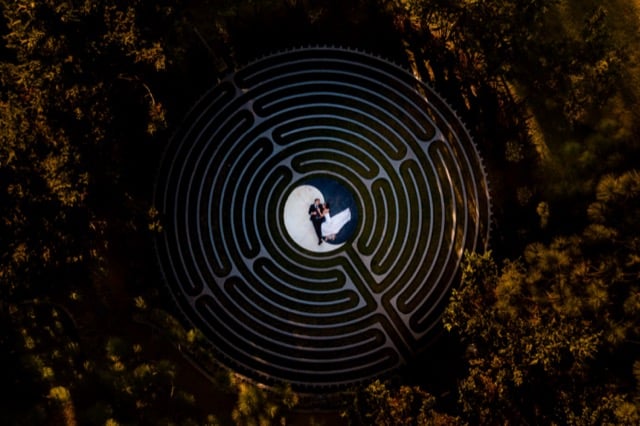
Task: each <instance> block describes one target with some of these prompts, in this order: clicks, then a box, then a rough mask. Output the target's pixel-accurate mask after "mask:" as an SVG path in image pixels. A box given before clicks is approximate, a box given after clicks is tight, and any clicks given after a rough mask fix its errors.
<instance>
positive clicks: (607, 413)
mask: <svg viewBox="0 0 640 426" xmlns="http://www.w3.org/2000/svg"><path fill="white" fill-rule="evenodd" d="M639 201H640V175H638V173H637V172H636V171H630V172H627V173H624V174H622V175H620V176H617V177H614V176H607V177H605V178H603V179H602V180H601V181H600V183H599V185H598V191H597V194H596V201H595V202H594V203H593V204H592V205H591V206H590V207H589V216H590V217H591V219H592V223H591V224H590V225H589V226H587V227H586V228H585V230H584V231H583V232H582V233H581V234H579V235H572V236H568V237H562V236H559V237H556V238H555V239H554V240H553V241H552V242H551V243H550V244H548V245H545V244H541V243H532V244H531V245H529V246H528V247H527V249H526V250H525V253H524V258H523V259H521V260H517V261H505V263H504V265H503V266H502V267H498V265H497V264H496V263H495V261H494V260H493V259H492V257H491V254H490V253H486V254H484V255H478V254H467V255H466V257H465V262H464V267H463V276H462V285H461V287H460V288H459V289H456V290H454V292H453V295H452V298H451V302H450V305H449V306H448V308H447V311H446V314H445V318H444V321H445V327H446V328H447V329H448V330H450V331H451V332H455V333H456V334H457V335H459V336H460V338H461V339H462V340H463V341H464V342H466V344H467V345H468V355H467V357H468V363H469V373H468V375H467V377H466V378H465V379H463V380H462V382H461V383H460V385H459V403H460V405H461V409H462V412H463V413H464V418H465V419H466V420H468V421H470V422H471V423H479V424H495V423H522V422H528V421H530V420H533V419H535V420H536V421H537V422H542V423H562V424H583V422H588V423H593V422H595V423H600V422H604V423H607V422H612V423H616V424H629V422H631V423H634V422H637V421H638V419H640V405H638V403H637V396H638V388H637V383H634V382H632V381H629V380H628V377H629V375H630V372H631V371H632V369H633V366H634V365H637V364H634V362H636V360H637V359H639V358H640V348H639V347H638V344H637V343H636V342H637V341H638V332H639V331H640V330H639V329H638V320H639V319H640V315H639V314H640V309H639V306H640V305H638V296H637V295H638V292H639V291H640V285H639V284H638V283H639V281H638V278H639V276H638V272H639V271H638V263H637V259H638V248H640V246H639V245H638V231H640V229H639V228H638V224H637V221H634V220H631V219H628V218H629V217H635V215H637V214H638V213H639V212H640V210H639V207H640V204H639ZM629 215H630V216H629Z"/></svg>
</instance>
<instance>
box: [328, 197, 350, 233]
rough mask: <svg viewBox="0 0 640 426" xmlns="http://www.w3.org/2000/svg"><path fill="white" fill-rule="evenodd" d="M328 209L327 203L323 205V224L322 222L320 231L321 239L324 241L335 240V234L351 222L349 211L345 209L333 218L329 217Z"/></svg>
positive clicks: (329, 211)
mask: <svg viewBox="0 0 640 426" xmlns="http://www.w3.org/2000/svg"><path fill="white" fill-rule="evenodd" d="M329 207H330V206H329V203H325V204H324V206H323V212H322V216H323V217H324V222H322V226H321V230H322V238H324V240H325V241H331V240H335V239H336V234H337V233H338V232H340V230H341V229H342V227H343V226H344V225H346V224H347V222H349V221H350V220H351V209H349V208H346V209H344V210H342V211H341V212H340V213H337V214H336V215H335V216H331V210H330V209H329Z"/></svg>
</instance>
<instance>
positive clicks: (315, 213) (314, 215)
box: [309, 198, 324, 245]
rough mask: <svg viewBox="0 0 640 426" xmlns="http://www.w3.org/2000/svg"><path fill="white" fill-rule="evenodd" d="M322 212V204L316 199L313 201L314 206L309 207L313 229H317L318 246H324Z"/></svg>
mask: <svg viewBox="0 0 640 426" xmlns="http://www.w3.org/2000/svg"><path fill="white" fill-rule="evenodd" d="M322 211H323V209H322V204H320V198H316V199H315V200H314V201H313V204H311V205H310V206H309V219H311V223H312V224H313V229H315V231H316V235H317V236H318V245H320V244H322V222H324V217H322Z"/></svg>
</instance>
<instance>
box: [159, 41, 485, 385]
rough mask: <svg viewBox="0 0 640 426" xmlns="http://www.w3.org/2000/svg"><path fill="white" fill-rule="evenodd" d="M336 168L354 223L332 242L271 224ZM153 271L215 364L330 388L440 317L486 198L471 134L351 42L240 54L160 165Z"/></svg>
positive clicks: (421, 334)
mask: <svg viewBox="0 0 640 426" xmlns="http://www.w3.org/2000/svg"><path fill="white" fill-rule="evenodd" d="M313 177H327V178H332V179H336V180H339V181H340V182H342V183H343V184H345V185H348V186H349V190H350V191H351V192H352V193H353V194H354V195H355V196H356V198H358V199H357V200H356V202H357V203H358V204H359V206H358V209H359V213H360V218H359V223H358V225H357V228H356V231H355V234H354V235H353V236H352V237H351V238H350V241H349V244H348V245H346V246H345V247H344V249H341V250H339V251H337V252H331V253H325V254H321V255H318V254H316V253H311V252H305V251H304V250H300V248H299V247H298V246H296V245H295V243H293V242H292V241H291V239H290V238H287V237H286V230H285V227H284V219H283V217H282V211H283V205H284V203H285V200H286V195H287V194H288V193H289V191H290V189H291V185H292V184H293V183H294V182H297V181H302V180H305V179H309V178H313ZM155 201H156V206H157V207H158V209H159V210H160V213H161V217H162V221H163V227H164V229H165V231H164V232H163V234H162V235H161V236H160V237H159V238H158V240H157V253H158V257H159V260H160V265H161V268H162V272H163V274H164V278H165V280H166V282H167V284H168V286H169V289H170V290H171V293H172V295H173V297H174V298H175V300H176V302H177V305H178V306H179V308H180V309H181V311H182V312H183V314H184V315H185V317H186V318H187V319H188V321H189V322H190V323H191V324H192V325H193V326H195V327H197V328H199V329H200V330H201V331H202V332H203V333H204V335H205V336H206V337H207V338H208V339H209V340H210V342H211V344H212V347H213V349H214V350H215V352H216V353H217V355H218V357H220V358H221V359H222V360H223V361H225V362H226V363H227V364H228V365H230V366H231V367H232V368H235V369H236V370H238V371H240V372H241V373H243V374H246V375H247V376H249V377H252V378H254V379H256V380H258V381H261V382H265V383H282V382H285V383H290V384H292V385H293V386H294V388H296V389H307V390H326V389H329V388H339V387H341V386H346V385H350V384H353V383H356V382H359V381H363V380H366V379H369V378H372V377H375V376H379V375H381V374H384V373H387V372H390V371H392V370H394V369H396V368H397V367H399V366H401V365H402V364H404V363H406V362H407V361H409V360H410V359H411V358H412V357H413V356H415V354H416V353H417V352H419V351H421V350H423V349H424V348H425V347H426V346H427V344H428V343H429V341H430V340H431V339H432V338H433V337H434V335H435V333H437V332H438V330H439V320H440V316H441V312H442V308H443V307H444V303H445V302H446V299H447V296H448V293H449V290H450V288H451V286H452V284H453V283H454V282H455V279H456V277H457V276H458V273H459V272H458V269H459V264H460V260H461V257H462V253H463V251H464V250H483V249H485V248H486V244H487V242H488V236H489V223H490V217H491V206H490V199H489V190H488V183H487V179H486V174H485V171H484V167H483V164H482V161H481V158H480V156H479V154H478V151H477V149H476V146H475V144H474V143H473V141H472V139H471V137H470V136H469V134H468V132H467V131H466V129H465V128H464V126H463V124H462V123H461V121H460V120H459V118H458V117H457V116H456V115H455V113H454V112H453V111H452V109H451V108H449V106H448V105H447V104H446V102H444V101H443V100H442V99H441V98H440V97H439V96H438V95H437V94H436V93H435V92H434V91H433V89H431V88H430V87H429V86H427V85H425V84H423V83H421V82H420V81H418V80H416V79H415V78H414V77H413V76H412V75H411V74H409V73H408V72H407V71H406V70H404V69H402V68H400V67H398V66H396V65H394V64H392V63H389V62H388V61H385V60H383V59H381V58H378V57H375V56H371V55H369V54H366V53H362V52H359V51H353V50H348V49H341V48H332V47H317V48H303V49H297V50H291V51H286V52H281V53H277V54H274V55H272V56H268V57H265V58H263V59H260V60H258V61H256V62H253V63H251V64H249V65H248V66H246V67H245V68H243V69H241V70H240V71H238V72H237V73H235V74H233V75H229V76H228V77H227V78H225V79H224V80H223V81H222V82H221V83H220V84H219V85H217V86H216V87H215V88H214V89H212V90H211V91H210V92H208V93H207V94H206V95H205V96H203V97H202V98H201V99H200V101H199V102H198V103H197V104H196V105H195V107H194V108H193V109H192V110H191V111H190V112H189V113H188V115H187V118H186V121H185V124H184V125H183V126H182V128H181V129H180V131H179V132H178V133H177V134H176V136H175V137H174V138H173V140H172V141H171V142H170V144H169V146H168V148H167V151H166V153H165V155H164V158H163V161H162V163H161V167H160V171H159V175H158V180H157V185H156V197H155Z"/></svg>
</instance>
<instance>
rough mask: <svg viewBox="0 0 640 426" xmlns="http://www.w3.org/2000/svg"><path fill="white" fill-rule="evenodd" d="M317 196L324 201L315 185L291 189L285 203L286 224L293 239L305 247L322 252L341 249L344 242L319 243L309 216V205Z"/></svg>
mask: <svg viewBox="0 0 640 426" xmlns="http://www.w3.org/2000/svg"><path fill="white" fill-rule="evenodd" d="M316 198H318V199H320V202H321V203H324V196H323V195H322V192H320V190H319V189H318V188H316V187H315V186H311V185H300V186H298V187H296V188H295V189H294V190H293V191H291V194H289V197H288V198H287V201H286V202H285V204H284V226H285V228H286V229H287V232H288V233H289V236H290V237H291V238H292V239H293V241H295V242H296V244H298V245H299V246H300V247H302V248H304V249H307V250H310V251H314V252H320V253H325V252H329V251H333V250H336V249H339V248H340V247H342V246H343V245H344V243H341V244H331V243H329V242H326V241H323V242H322V243H321V244H318V236H317V235H316V231H315V229H314V228H313V223H312V222H311V220H310V218H309V207H310V206H311V205H312V204H313V203H314V201H315V199H316Z"/></svg>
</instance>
